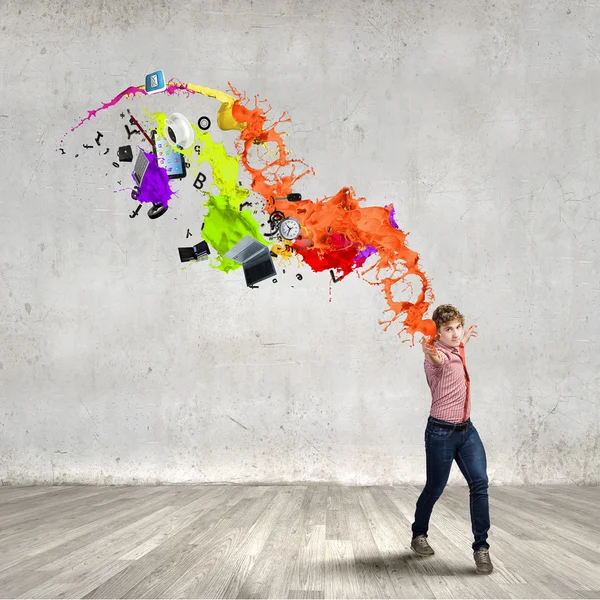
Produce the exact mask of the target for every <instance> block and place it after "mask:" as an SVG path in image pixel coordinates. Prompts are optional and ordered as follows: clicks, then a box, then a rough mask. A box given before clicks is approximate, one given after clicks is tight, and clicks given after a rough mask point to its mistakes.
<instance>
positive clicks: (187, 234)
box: [185, 229, 192, 240]
mask: <svg viewBox="0 0 600 600" xmlns="http://www.w3.org/2000/svg"><path fill="white" fill-rule="evenodd" d="M189 237H192V234H191V233H190V230H189V229H188V230H187V233H186V234H185V239H186V240H187V239H188V238H189Z"/></svg>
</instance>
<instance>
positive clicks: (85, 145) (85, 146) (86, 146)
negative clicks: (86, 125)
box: [83, 144, 94, 149]
mask: <svg viewBox="0 0 600 600" xmlns="http://www.w3.org/2000/svg"><path fill="white" fill-rule="evenodd" d="M83 147H84V148H88V149H90V148H93V147H94V146H88V145H87V144H84V145H83Z"/></svg>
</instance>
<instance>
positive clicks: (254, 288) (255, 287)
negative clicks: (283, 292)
mask: <svg viewBox="0 0 600 600" xmlns="http://www.w3.org/2000/svg"><path fill="white" fill-rule="evenodd" d="M248 287H249V288H252V289H253V290H257V289H258V286H257V285H249V286H248Z"/></svg>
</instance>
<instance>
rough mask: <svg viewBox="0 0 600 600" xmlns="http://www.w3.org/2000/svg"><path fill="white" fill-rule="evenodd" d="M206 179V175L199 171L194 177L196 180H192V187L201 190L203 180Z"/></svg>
mask: <svg viewBox="0 0 600 600" xmlns="http://www.w3.org/2000/svg"><path fill="white" fill-rule="evenodd" d="M205 181H206V175H205V174H204V173H203V172H202V171H200V172H199V173H198V176H197V177H196V180H195V181H194V187H195V188H196V189H197V190H201V189H202V188H203V187H204V182H205Z"/></svg>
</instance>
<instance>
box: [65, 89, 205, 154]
mask: <svg viewBox="0 0 600 600" xmlns="http://www.w3.org/2000/svg"><path fill="white" fill-rule="evenodd" d="M178 92H184V93H185V94H186V96H189V95H190V94H195V93H196V92H195V91H194V90H191V89H189V87H188V84H187V83H181V82H179V81H176V80H174V79H172V80H171V81H169V83H168V84H167V87H166V88H165V89H164V90H163V91H162V92H159V93H160V94H164V93H167V94H169V95H171V96H172V95H173V94H176V93H178ZM137 94H142V95H143V96H148V94H147V93H146V90H145V89H144V86H133V85H132V86H130V87H128V88H127V89H126V90H123V91H122V92H121V93H120V94H117V95H116V96H115V97H114V98H113V99H112V100H110V101H108V102H103V103H102V106H100V107H99V108H95V109H92V110H88V116H87V117H84V118H83V119H81V121H79V123H77V125H75V127H71V131H75V130H76V129H77V128H79V127H81V126H82V125H83V124H84V123H85V122H86V121H90V120H91V119H92V117H95V116H96V114H97V113H99V112H100V111H102V110H106V109H107V108H110V107H111V106H115V105H116V104H118V103H119V102H120V101H121V100H122V99H123V98H125V97H128V96H135V95H137ZM67 135H68V132H66V133H65V137H66V136H67ZM64 141H65V140H64V138H63V139H62V140H60V143H61V145H62V143H63V142H64Z"/></svg>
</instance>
